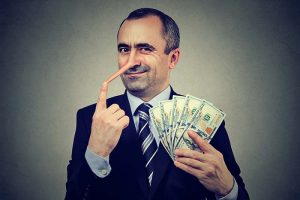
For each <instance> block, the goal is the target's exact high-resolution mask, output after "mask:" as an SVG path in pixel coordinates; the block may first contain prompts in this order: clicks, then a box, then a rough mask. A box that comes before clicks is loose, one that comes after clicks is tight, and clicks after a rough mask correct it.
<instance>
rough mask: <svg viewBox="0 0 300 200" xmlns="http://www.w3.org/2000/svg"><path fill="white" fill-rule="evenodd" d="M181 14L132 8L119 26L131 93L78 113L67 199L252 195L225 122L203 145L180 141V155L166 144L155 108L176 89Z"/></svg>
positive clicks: (194, 137) (192, 134) (105, 87)
mask: <svg viewBox="0 0 300 200" xmlns="http://www.w3.org/2000/svg"><path fill="white" fill-rule="evenodd" d="M179 41H180V34H179V29H178V26H177V24H176V23H175V21H174V20H173V19H172V18H170V17H169V16H168V15H166V14H164V13H162V12H161V11H159V10H156V9H151V8H141V9H137V10H135V11H133V12H131V13H130V14H129V15H128V17H127V18H126V19H125V20H124V21H123V22H122V23H121V25H120V28H119V31H118V33H117V47H118V56H117V57H118V65H119V68H123V67H125V66H126V67H127V66H130V68H129V69H128V70H126V71H125V73H124V74H122V75H121V79H122V81H123V84H124V86H125V88H126V90H125V93H124V94H122V95H119V96H115V97H112V98H110V99H107V92H108V84H107V83H104V84H103V85H102V87H101V89H100V93H99V98H98V102H97V104H93V105H90V106H88V107H85V108H82V109H80V110H79V111H78V113H77V125H76V132H75V137H74V143H73V149H72V159H71V160H70V163H69V165H68V180H67V183H66V189H67V192H66V197H65V198H66V199H133V200H135V199H136V200H143V199H149V200H150V199H151V200H152V199H153V200H154V199H157V200H160V199H162V200H163V199H172V200H181V199H182V200H186V199H195V200H196V199H199V200H201V199H203V200H204V199H222V200H224V199H228V200H231V199H249V196H248V193H247V191H246V189H245V185H244V183H243V180H242V178H241V176H240V168H239V166H238V164H237V163H236V161H235V158H234V155H233V152H232V149H231V146H230V141H229V138H228V135H227V132H226V130H225V123H224V122H223V123H222V125H221V126H220V128H219V129H218V131H217V132H216V134H215V136H214V138H213V139H212V141H211V142H210V143H207V142H206V141H204V140H203V139H201V137H199V136H198V135H197V134H196V133H195V132H192V131H191V132H189V133H188V134H189V136H190V138H191V139H192V140H193V141H194V142H195V143H196V144H197V145H198V146H199V148H200V149H201V152H200V151H193V150H188V149H177V150H176V151H175V154H176V159H175V161H173V160H172V159H171V158H170V157H169V155H168V153H167V152H166V150H165V149H164V147H163V146H162V145H161V144H160V142H159V138H158V135H157V132H156V130H155V129H154V128H153V122H152V121H151V120H150V119H149V113H148V112H149V108H151V107H152V106H156V105H157V104H158V102H159V101H161V100H167V99H171V98H172V96H173V95H176V93H175V91H174V90H173V88H172V87H171V86H170V74H171V71H172V70H173V69H174V68H175V67H176V65H177V62H178V60H179V57H180V49H179Z"/></svg>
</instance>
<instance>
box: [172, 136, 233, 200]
mask: <svg viewBox="0 0 300 200" xmlns="http://www.w3.org/2000/svg"><path fill="white" fill-rule="evenodd" d="M188 135H189V137H190V138H191V139H192V140H193V141H194V142H195V143H196V144H197V145H198V146H199V148H200V149H201V152H199V151H195V150H190V149H177V150H175V155H176V159H175V161H174V164H175V166H176V167H178V168H180V169H182V170H184V171H185V172H187V173H189V174H192V175H193V176H195V177H196V178H197V179H198V180H199V182H200V183H201V184H202V185H203V186H204V187H206V189H208V190H209V191H212V192H214V193H215V194H218V195H220V196H225V195H227V194H228V193H229V192H230V191H231V189H232V188H233V184H234V180H233V176H232V175H231V173H230V172H229V170H228V168H227V166H226V164H225V162H224V158H223V155H222V154H221V153H220V152H219V151H218V150H216V149H215V148H214V147H213V146H212V145H210V144H209V143H208V142H207V141H205V140H203V139H202V138H201V137H200V136H199V135H197V134H196V133H195V132H193V131H189V132H188Z"/></svg>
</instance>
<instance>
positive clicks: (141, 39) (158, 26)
mask: <svg viewBox="0 0 300 200" xmlns="http://www.w3.org/2000/svg"><path fill="white" fill-rule="evenodd" d="M157 42H162V43H163V42H165V40H164V38H163V34H162V23H161V21H160V19H159V18H158V17H157V16H147V17H144V18H140V19H131V20H125V21H124V23H123V24H122V26H121V28H120V30H119V34H118V43H128V44H131V43H134V44H136V43H157Z"/></svg>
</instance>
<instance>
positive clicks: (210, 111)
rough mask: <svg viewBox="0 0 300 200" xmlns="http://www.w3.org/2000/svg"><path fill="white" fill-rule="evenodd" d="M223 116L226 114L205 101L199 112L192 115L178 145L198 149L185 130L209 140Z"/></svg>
mask: <svg viewBox="0 0 300 200" xmlns="http://www.w3.org/2000/svg"><path fill="white" fill-rule="evenodd" d="M225 116H226V114H225V113H224V112H222V111H221V110H219V109H217V108H216V107H215V106H213V105H212V104H211V103H209V102H207V101H205V102H204V104H203V106H202V108H201V109H199V112H198V113H197V114H196V116H195V117H194V119H193V121H192V123H191V125H190V126H189V127H188V128H187V129H186V131H185V132H184V134H183V135H182V137H181V138H180V140H181V141H180V144H179V145H178V146H187V147H188V148H190V149H192V150H195V149H199V148H198V146H197V145H196V144H195V143H194V142H193V140H192V139H191V138H190V137H189V136H188V134H187V130H192V131H194V132H196V133H197V134H198V135H199V136H201V137H202V138H203V139H204V140H207V141H208V142H210V140H211V139H212V138H213V136H214V134H215V133H216V131H217V129H218V128H219V126H220V125H221V123H222V121H223V120H224V118H225Z"/></svg>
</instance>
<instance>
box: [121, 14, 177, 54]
mask: <svg viewBox="0 0 300 200" xmlns="http://www.w3.org/2000/svg"><path fill="white" fill-rule="evenodd" d="M148 16H157V17H158V18H159V19H160V21H161V23H162V26H163V28H162V36H163V37H164V39H165V40H166V43H167V44H166V47H165V50H164V52H165V54H169V53H170V52H171V51H172V50H174V49H176V48H178V47H179V43H180V33H179V28H178V26H177V24H176V22H175V21H174V20H173V19H172V18H171V17H170V16H168V15H166V14H165V13H163V12H161V11H159V10H157V9H154V8H139V9H137V10H134V11H132V12H131V13H129V15H128V16H127V18H125V19H124V20H123V21H122V23H121V24H120V27H119V30H118V35H119V31H120V28H121V26H122V24H123V23H124V22H125V21H126V20H132V19H140V18H144V17H148Z"/></svg>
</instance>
